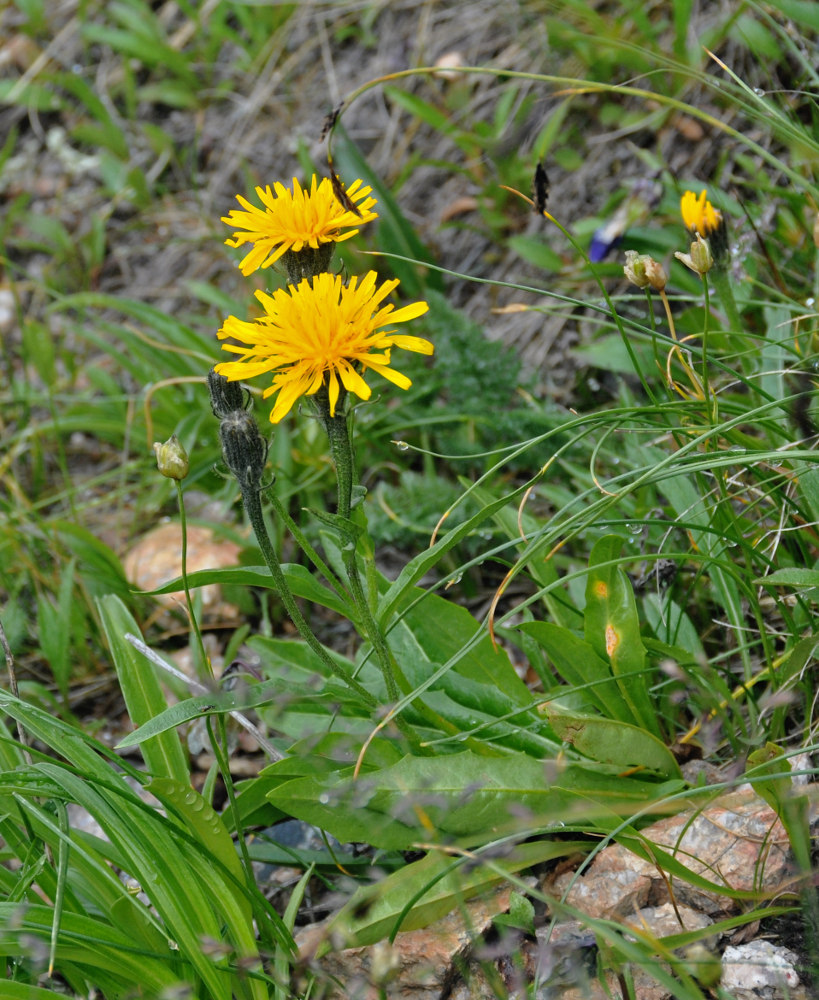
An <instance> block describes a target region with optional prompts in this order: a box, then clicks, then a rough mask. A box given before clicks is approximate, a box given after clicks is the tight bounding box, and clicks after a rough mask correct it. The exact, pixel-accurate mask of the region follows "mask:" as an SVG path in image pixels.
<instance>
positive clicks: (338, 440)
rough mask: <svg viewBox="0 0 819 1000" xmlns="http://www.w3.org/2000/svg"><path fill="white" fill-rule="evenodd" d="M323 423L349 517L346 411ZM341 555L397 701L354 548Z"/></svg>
mask: <svg viewBox="0 0 819 1000" xmlns="http://www.w3.org/2000/svg"><path fill="white" fill-rule="evenodd" d="M323 422H324V426H325V428H326V429H327V437H328V438H329V440H330V454H331V455H332V458H333V463H334V464H335V467H336V476H337V478H338V507H337V513H338V514H339V515H340V516H341V517H346V518H349V516H350V512H351V510H352V497H353V469H354V467H355V463H354V459H353V443H352V440H351V438H350V427H349V424H348V418H347V414H346V413H343V412H341V411H339V410H337V411H336V415H335V416H330V414H329V412H326V414H325V415H324V420H323ZM343 555H344V566H345V569H346V570H347V579H348V580H349V582H350V592H351V593H352V596H353V600H354V601H355V604H356V607H357V609H358V613H359V615H360V616H361V621H362V623H363V625H364V631H365V633H366V636H367V638H368V639H369V641H370V644H371V645H372V647H373V650H374V651H375V655H376V657H377V658H378V665H379V666H380V667H381V673H382V674H383V675H384V683H385V684H386V685H387V697H388V698H389V699H390V701H392V702H394V701H397V700H398V685H397V684H396V683H395V670H394V669H393V667H394V664H395V661H394V659H393V656H392V654H391V652H390V648H389V646H388V645H387V640H386V638H385V637H384V633H383V632H382V631H381V629H380V628H379V625H378V622H376V620H375V618H374V617H373V613H372V611H371V610H370V603H369V601H368V600H367V595H366V594H365V593H364V588H363V586H362V585H361V577H360V575H359V572H358V563H357V562H356V552H355V549H354V548H353V549H350V550H349V551H345V552H344V554H343ZM406 693H408V691H407V692H405V694H406Z"/></svg>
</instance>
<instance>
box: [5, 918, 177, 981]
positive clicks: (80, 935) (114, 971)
mask: <svg viewBox="0 0 819 1000" xmlns="http://www.w3.org/2000/svg"><path fill="white" fill-rule="evenodd" d="M53 915H54V911H53V909H52V908H51V907H50V906H44V905H39V904H34V905H33V904H28V905H23V906H21V905H20V904H18V903H0V949H2V951H3V953H4V954H6V955H9V954H11V955H13V954H19V953H20V952H21V950H22V949H21V940H20V938H23V939H25V938H26V937H33V938H35V940H40V941H42V942H43V944H44V945H45V944H47V942H48V939H49V935H50V933H51V922H52V919H53ZM62 929H63V934H62V935H61V938H60V940H59V941H58V943H57V963H58V967H59V965H60V964H61V963H63V962H65V963H69V962H70V963H71V964H72V965H73V966H74V967H75V968H76V967H78V968H81V969H83V970H84V971H85V973H86V975H87V976H88V978H89V979H90V980H92V981H94V982H97V983H99V981H100V979H101V978H103V977H104V978H105V979H106V980H107V981H108V982H109V983H111V984H116V987H115V988H116V990H117V992H119V991H120V990H121V991H122V992H123V994H124V993H125V992H127V991H128V990H129V989H130V988H131V987H132V986H133V984H134V983H139V984H140V986H141V988H142V989H143V990H145V991H146V992H148V993H149V994H150V995H153V996H159V995H160V994H161V993H163V992H165V991H166V990H168V991H170V990H172V989H173V988H174V987H175V986H177V985H178V984H179V975H178V973H177V971H176V970H175V969H174V966H173V964H172V962H171V961H170V955H163V956H161V957H154V956H152V955H147V954H139V953H137V954H135V953H134V951H133V941H132V940H131V939H130V938H129V937H128V936H127V935H125V934H123V933H122V931H120V930H119V929H118V928H115V927H112V926H111V925H110V924H109V923H107V922H106V921H104V920H101V919H99V918H97V917H94V916H86V915H85V914H80V913H64V914H63V928H62ZM9 987H12V989H9ZM21 987H22V984H19V983H6V985H5V986H4V987H3V988H2V991H1V992H2V995H3V996H4V997H22V998H25V1000H41V998H43V997H48V998H52V997H53V996H54V995H55V994H53V993H51V991H50V990H35V989H34V987H27V989H29V990H31V991H33V992H28V993H26V992H17V990H18V989H19V988H21ZM61 995H64V994H61Z"/></svg>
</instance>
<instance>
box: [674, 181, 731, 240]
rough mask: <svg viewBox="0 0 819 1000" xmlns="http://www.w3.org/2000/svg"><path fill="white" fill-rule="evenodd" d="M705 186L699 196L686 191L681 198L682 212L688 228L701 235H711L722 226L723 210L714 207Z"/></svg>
mask: <svg viewBox="0 0 819 1000" xmlns="http://www.w3.org/2000/svg"><path fill="white" fill-rule="evenodd" d="M707 193H708V192H707V191H706V189H705V188H703V189H702V191H701V192H700V196H699V198H698V197H697V196H696V195H695V194H694V192H693V191H686V192H685V194H684V195H683V196H682V198H681V199H680V212H681V214H682V219H683V222H684V223H685V227H686V229H688V230H689V231H690V232H692V233H695V232H696V233H699V234H700V236H710V235H711V233H714V232H716V230H717V229H719V228H720V227H721V226H722V222H723V220H722V212H720V210H719V209H718V208H714V206H713V205H712V204H711V202H710V201H708V198H707Z"/></svg>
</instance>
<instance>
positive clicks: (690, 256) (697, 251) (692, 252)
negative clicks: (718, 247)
mask: <svg viewBox="0 0 819 1000" xmlns="http://www.w3.org/2000/svg"><path fill="white" fill-rule="evenodd" d="M674 256H675V257H676V258H677V260H681V261H682V262H683V264H685V266H686V267H688V268H690V269H691V270H692V271H696V272H697V274H706V273H707V272H708V271H710V270H711V268H712V267H713V266H714V255H713V254H712V253H711V247H710V246H709V244H708V240H704V239H703V238H702V236H700V234H699V233H697V238H696V239H695V240H694V242H693V243H692V244H691V246H690V248H689V252H688V253H680V252H679V251H677V253H675V254H674Z"/></svg>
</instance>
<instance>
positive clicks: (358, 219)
mask: <svg viewBox="0 0 819 1000" xmlns="http://www.w3.org/2000/svg"><path fill="white" fill-rule="evenodd" d="M361 183H362V182H361V181H360V180H357V181H354V182H353V183H352V184H351V185H350V187H348V188H347V191H346V194H347V196H348V197H349V199H350V201H351V202H352V203H353V204H354V205H355V206H356V208H357V209H358V211H359V212H360V213H361V214H360V215H356V214H355V212H350V211H348V210H347V209H346V208H345V207H344V206H343V205H342V204H341V202H339V201H338V199H337V198H336V195H335V192H334V191H333V185H332V183H331V182H330V180H329V179H328V178H326V177H325V178H324V179H323V180H322V181H321V183H320V184H317V178H316V175H315V174H313V181H312V183H311V185H310V190H309V191H307V190H306V189H305V188H302V187H301V185H300V184H299V182H298V181H297V180H296V178H295V177H294V178H293V190H292V192H291V191H290V190H288V189H287V188H286V187H285V186H284V185H283V184H279V183H278V181H277V182H276V183H275V184H274V185H273V189H274V191H275V195H274V193H273V191H271V190H270V186H269V185H268V186H267V187H266V188H261V187H257V188H256V194H257V195H258V196H259V199H260V201H261V203H262V205H263V206H264V207H263V208H256V206H255V205H251V203H250V202H249V201H247V199H246V198H243V197H242V196H241V195H236V200H237V201H238V202H239V204H240V205H241V206H242V208H244V209H245V211H243V212H240V211H239V210H238V209H236V208H234V209H233V211H232V212H231V213H230V215H227V216H223V218H222V222H226V223H227V224H228V225H229V226H231V227H233V228H234V230H235V232H234V233H233V239H228V240H225V243H227V245H228V246H229V247H240V246H243V245H244V244H245V243H252V244H253V249H252V250H251V251H250V253H248V254H247V255H246V256H245V257H244V259H243V260H242V262H241V263H240V264H239V267H240V269H241V272H242V274H244V275H248V274H252V273H253V272H254V271H255V270H257V269H258V268H260V267H270V265H271V264H274V263H275V262H276V261H277V260H278V259H279V257H281V256H282V255H283V254H284V253H286V252H287V251H288V250H293V251H294V252H296V253H298V251H299V250H302V249H303V248H304V247H311V248H312V249H313V250H318V248H319V246H320V245H321V244H322V243H340V242H341V241H342V240H348V239H349V238H350V237H351V236H355V234H356V233H357V232H358V229H350V230H349V231H348V232H345V233H342V232H341V230H342V229H345V228H347V227H349V226H360V225H362V224H363V223H365V222H372V220H373V219H377V218H378V215H377V213H376V212H373V211H371V209H372V207H373V205H375V198H369V197H367V196H368V195H369V194H370V192H371V191H372V188H369V187H362V186H361ZM359 203H360V204H359Z"/></svg>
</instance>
